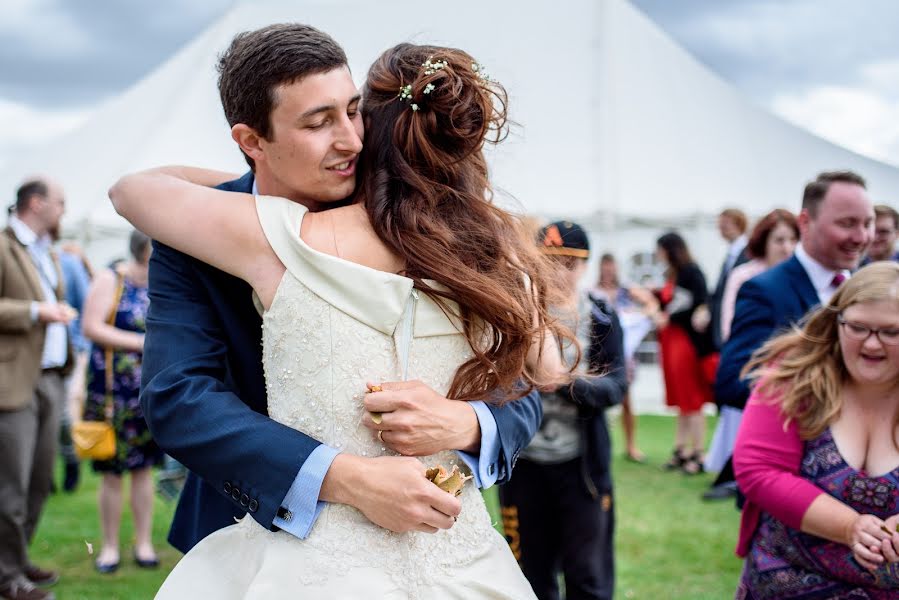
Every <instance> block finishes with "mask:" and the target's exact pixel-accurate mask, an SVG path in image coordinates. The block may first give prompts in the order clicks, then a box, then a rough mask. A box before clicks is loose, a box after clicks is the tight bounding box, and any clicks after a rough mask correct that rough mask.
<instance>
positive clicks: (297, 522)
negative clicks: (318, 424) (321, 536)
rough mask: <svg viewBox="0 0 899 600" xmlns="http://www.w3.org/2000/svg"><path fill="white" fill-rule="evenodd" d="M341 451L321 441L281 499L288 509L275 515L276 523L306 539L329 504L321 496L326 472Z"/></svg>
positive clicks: (274, 522) (273, 522)
mask: <svg viewBox="0 0 899 600" xmlns="http://www.w3.org/2000/svg"><path fill="white" fill-rule="evenodd" d="M338 454H339V452H338V451H337V450H335V449H334V448H331V447H330V446H325V445H324V444H320V445H319V446H318V447H317V448H316V449H315V450H313V451H312V453H311V454H309V457H308V458H307V459H306V462H304V463H303V466H302V467H301V468H300V472H299V473H297V476H296V479H294V480H293V484H292V485H291V486H290V489H289V490H287V495H286V496H284V501H283V502H282V503H281V506H282V507H283V508H284V509H285V510H286V511H287V512H286V513H281V514H282V515H283V516H278V517H275V518H274V520H273V521H272V524H273V525H276V526H277V527H280V528H281V529H283V530H284V531H286V532H288V533H290V534H292V535H295V536H296V537H298V538H300V539H305V537H306V536H307V535H309V532H310V531H312V525H313V524H315V520H316V519H317V518H318V515H319V513H321V511H322V509H323V508H324V507H325V504H327V503H326V502H322V501H320V500H319V499H318V496H319V493H321V489H322V482H323V481H324V480H325V474H327V472H328V469H330V468H331V463H332V462H334V457H336V456H337V455H338Z"/></svg>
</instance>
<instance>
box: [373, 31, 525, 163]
mask: <svg viewBox="0 0 899 600" xmlns="http://www.w3.org/2000/svg"><path fill="white" fill-rule="evenodd" d="M385 57H389V58H385ZM367 92H368V95H367V96H366V102H370V101H374V102H393V103H395V104H396V105H397V108H396V110H399V113H398V114H396V115H395V116H396V125H395V129H394V136H395V139H394V141H395V143H396V145H397V147H398V148H399V149H400V150H401V151H402V152H403V154H404V155H405V156H406V158H407V160H408V161H409V163H410V164H413V165H417V166H419V167H421V166H423V165H427V164H428V163H430V164H432V165H434V166H435V167H437V168H439V166H440V164H441V163H446V162H455V161H459V160H462V159H464V158H466V157H468V156H470V155H471V154H473V153H475V152H478V151H479V150H480V149H481V148H482V147H483V145H484V142H491V143H498V142H500V141H502V140H503V139H504V138H505V137H506V135H507V133H508V130H507V127H506V102H507V96H506V92H505V90H504V89H503V87H502V86H501V85H500V84H498V83H497V82H495V81H492V80H491V79H490V78H489V77H488V76H487V75H486V71H485V70H484V68H483V67H482V66H481V65H480V64H478V63H477V61H475V60H474V58H472V56H471V55H469V54H468V53H467V52H464V51H462V50H458V49H455V48H438V47H434V46H413V45H411V44H401V45H399V46H397V47H396V48H394V49H393V50H392V51H388V52H386V53H385V54H384V55H383V56H382V59H381V60H379V61H377V62H376V63H375V64H374V65H372V69H371V71H370V72H369V77H368V90H367Z"/></svg>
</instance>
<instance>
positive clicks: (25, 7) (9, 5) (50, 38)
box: [0, 0, 94, 58]
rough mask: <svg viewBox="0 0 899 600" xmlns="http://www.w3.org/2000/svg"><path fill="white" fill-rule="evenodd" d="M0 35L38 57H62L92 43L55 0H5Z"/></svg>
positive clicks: (0, 16) (79, 50)
mask: <svg viewBox="0 0 899 600" xmlns="http://www.w3.org/2000/svg"><path fill="white" fill-rule="evenodd" d="M0 35H2V36H3V37H5V38H7V43H9V42H12V43H13V44H18V45H19V46H20V47H21V48H24V49H27V53H28V55H29V56H34V57H39V58H65V57H68V56H70V55H72V54H77V53H80V52H83V51H84V50H85V49H87V48H91V47H93V45H94V42H93V41H92V40H91V39H90V37H89V36H88V35H87V34H86V33H85V31H84V30H83V28H82V27H81V26H79V25H78V23H77V22H75V21H74V20H73V19H72V18H71V16H70V15H69V14H68V13H66V12H65V11H62V10H60V9H59V7H58V6H57V2H56V1H55V0H4V2H3V6H2V8H0Z"/></svg>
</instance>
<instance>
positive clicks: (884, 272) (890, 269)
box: [742, 261, 899, 448]
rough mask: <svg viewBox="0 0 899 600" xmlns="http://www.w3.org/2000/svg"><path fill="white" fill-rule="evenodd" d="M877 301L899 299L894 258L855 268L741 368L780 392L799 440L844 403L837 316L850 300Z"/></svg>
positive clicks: (765, 388)
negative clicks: (831, 293) (823, 302)
mask: <svg viewBox="0 0 899 600" xmlns="http://www.w3.org/2000/svg"><path fill="white" fill-rule="evenodd" d="M881 300H894V301H899V264H896V263H895V262H892V261H881V262H874V263H871V264H870V265H868V266H866V267H864V268H863V269H861V270H859V271H858V273H856V274H855V275H853V276H852V277H851V278H849V279H848V280H847V281H846V282H845V283H843V285H841V286H840V289H839V290H837V293H836V294H834V296H833V298H831V299H830V302H828V303H827V304H826V305H824V306H822V307H821V308H819V309H817V310H816V311H814V312H813V313H811V315H810V316H809V318H808V320H807V321H806V322H805V323H804V324H803V325H802V326H801V327H793V328H792V329H791V330H790V331H788V332H786V333H784V334H782V335H779V336H777V337H775V338H772V339H771V340H769V341H768V342H767V343H766V344H765V345H764V346H762V347H761V348H760V349H759V350H757V351H756V352H755V354H753V356H752V359H751V360H750V361H749V363H747V365H746V367H745V368H744V369H743V373H742V376H743V377H746V376H747V375H748V376H749V377H750V378H751V379H754V380H756V384H755V385H756V388H757V391H759V392H760V393H761V394H762V395H764V396H774V395H779V396H780V397H781V403H780V405H781V412H782V413H783V415H784V417H786V422H787V423H789V422H790V421H792V420H794V419H795V420H796V423H797V425H798V426H799V433H800V436H801V437H802V438H803V439H806V440H808V439H812V438H814V437H816V436H818V435H820V434H821V433H822V432H823V431H824V430H825V429H826V428H827V427H828V426H829V425H830V424H831V423H833V422H834V421H835V420H836V419H837V417H839V415H840V409H841V408H842V406H843V401H842V388H843V384H844V382H845V381H846V380H847V378H848V377H849V372H848V371H847V370H846V365H845V363H844V362H843V353H842V350H841V349H840V335H839V328H840V327H839V321H838V317H839V316H840V314H841V313H842V312H843V311H844V310H846V309H847V308H849V307H850V306H852V305H853V304H860V303H865V302H878V301H881ZM894 425H895V424H894ZM893 443H894V444H896V443H897V442H896V440H895V439H894V440H893ZM897 448H899V445H897Z"/></svg>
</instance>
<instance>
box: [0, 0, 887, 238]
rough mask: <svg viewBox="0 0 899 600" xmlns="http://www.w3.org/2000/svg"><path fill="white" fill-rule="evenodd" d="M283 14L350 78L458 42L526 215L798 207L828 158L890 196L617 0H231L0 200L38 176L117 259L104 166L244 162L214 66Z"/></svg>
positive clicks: (501, 169)
mask: <svg viewBox="0 0 899 600" xmlns="http://www.w3.org/2000/svg"><path fill="white" fill-rule="evenodd" d="M282 21H300V22H305V23H310V24H313V25H315V26H317V27H319V28H320V29H323V30H324V31H327V32H329V33H330V34H332V35H333V36H334V37H335V39H337V40H338V41H339V42H340V43H341V44H343V45H344V47H345V49H346V51H347V54H348V56H349V57H350V65H351V68H352V70H353V73H354V77H355V78H356V80H357V82H358V83H361V81H362V80H363V78H364V76H365V73H366V70H367V66H368V65H369V64H370V63H371V62H372V60H373V59H374V58H375V57H376V56H377V55H378V54H379V53H380V52H381V51H382V50H384V49H385V48H387V47H388V46H390V45H391V44H393V43H397V42H400V41H413V42H421V43H436V44H445V45H453V46H458V47H461V48H464V49H466V50H468V51H469V52H470V53H471V54H472V55H474V56H475V57H476V58H477V59H478V61H479V62H481V63H482V64H485V65H486V66H487V67H488V70H489V72H490V74H491V76H492V77H493V78H495V79H497V80H499V81H501V82H502V83H503V84H504V85H505V86H506V87H507V89H508V90H509V92H510V96H511V116H512V118H513V119H514V120H515V121H516V122H517V123H518V126H517V127H516V128H515V129H514V130H513V135H512V137H511V138H510V139H509V140H507V142H505V143H504V144H503V145H502V146H500V147H499V148H498V149H497V150H496V151H494V152H492V153H491V166H492V170H493V179H494V182H495V184H496V186H497V187H498V188H500V189H502V190H504V191H506V192H508V194H510V195H511V196H513V197H514V198H515V199H516V200H517V202H518V203H519V204H520V206H521V207H523V209H524V210H526V211H529V212H534V213H538V214H543V215H549V216H561V215H564V216H571V217H576V218H580V219H583V220H587V221H588V222H590V223H592V224H593V227H594V229H595V230H597V231H599V230H603V231H620V230H621V228H622V227H625V226H626V225H627V224H628V223H633V222H634V221H635V220H636V221H644V222H650V223H655V224H657V225H658V224H659V223H662V222H666V221H667V222H669V223H686V222H689V221H690V219H695V217H696V216H697V215H706V216H707V215H711V214H714V213H715V212H717V211H718V210H720V208H722V207H723V206H739V207H742V208H744V209H745V210H747V212H749V213H751V214H759V213H762V212H764V211H766V210H768V209H770V208H773V207H775V206H785V207H791V208H797V207H798V203H799V198H800V194H801V189H802V186H803V185H804V182H805V181H807V180H808V179H809V178H811V177H813V176H814V174H815V173H817V172H819V171H821V170H826V169H836V168H851V169H853V170H856V171H858V172H860V173H862V174H863V175H864V176H865V177H866V178H867V179H868V180H869V184H870V185H869V189H870V191H871V194H872V196H873V197H874V198H875V199H879V200H881V201H883V200H884V199H886V200H893V199H895V198H899V169H897V168H895V167H893V166H890V165H886V164H883V163H880V162H877V161H874V160H871V159H868V158H865V157H863V156H860V155H857V154H854V153H852V152H849V151H847V150H845V149H843V148H840V147H838V146H835V145H833V144H831V143H829V142H826V141H824V140H821V139H820V138H817V137H815V136H813V135H811V134H809V133H807V132H805V131H803V130H801V129H798V128H796V127H794V126H791V125H789V124H787V123H785V122H784V121H782V120H780V119H778V118H776V117H774V116H772V115H771V114H769V113H767V112H765V111H764V110H762V109H760V108H758V107H757V106H755V105H753V104H752V103H750V102H748V101H747V100H746V99H744V98H742V97H741V96H740V94H738V93H737V92H736V91H735V90H734V89H733V88H732V87H731V86H729V85H728V84H726V83H724V82H723V81H722V80H720V79H719V78H718V77H717V76H715V75H714V74H712V73H711V72H710V71H708V70H707V69H706V68H704V67H703V66H702V65H700V64H699V63H698V62H697V61H696V60H695V59H693V58H692V57H691V56H690V55H688V54H687V53H686V52H685V51H684V50H683V49H682V48H680V47H679V46H678V45H677V44H675V43H674V42H673V41H672V40H671V39H669V38H668V37H667V36H666V35H665V34H664V33H663V32H662V31H661V30H660V29H659V28H658V27H656V26H655V25H654V24H653V23H652V22H651V21H650V20H649V19H648V18H646V17H645V16H644V15H643V14H642V13H640V12H639V11H637V10H636V9H635V8H633V7H632V6H631V5H630V4H628V3H627V2H626V0H572V1H571V2H564V3H559V2H554V3H550V2H516V1H514V0H490V1H489V2H481V1H477V0H457V1H456V2H454V3H452V4H451V5H448V6H445V7H444V6H443V5H440V4H428V3H420V2H409V1H401V0H382V1H381V2H358V1H356V0H305V1H302V2H294V1H290V0H280V1H275V2H263V3H260V2H252V3H249V2H245V3H237V4H236V5H235V6H234V7H233V8H232V9H231V10H230V11H229V12H227V14H225V15H224V16H223V17H222V18H221V19H219V20H218V21H217V22H215V23H214V24H213V25H211V26H210V27H209V28H208V29H207V30H206V31H204V32H203V33H202V34H200V35H199V36H198V37H197V38H196V39H194V40H193V41H192V42H191V43H189V44H188V45H187V46H186V47H184V48H183V49H182V50H180V51H179V52H178V53H177V54H175V55H174V56H172V57H171V58H170V59H169V60H167V61H166V62H165V63H163V64H162V65H160V66H159V67H158V68H157V69H156V70H155V71H153V72H151V73H150V74H149V75H147V76H146V77H145V78H144V79H143V80H141V81H139V82H138V83H137V84H135V85H134V86H133V87H131V88H130V89H128V90H127V91H126V92H124V93H123V94H121V95H120V96H118V97H115V98H114V99H112V100H110V101H109V102H107V103H106V104H105V105H104V106H102V107H101V108H99V109H98V110H97V112H96V113H95V114H94V115H93V116H92V117H91V118H90V119H89V120H88V122H86V123H85V124H84V125H83V126H82V127H80V128H78V129H77V130H76V131H74V132H72V133H70V134H67V135H65V136H63V137H62V138H61V139H57V140H53V141H52V142H50V143H48V144H46V145H45V146H43V147H40V148H38V149H36V150H35V151H33V152H31V153H28V154H25V155H22V156H18V157H16V159H15V160H13V161H11V162H9V163H7V165H6V167H5V169H3V171H2V172H0V189H3V190H6V192H5V193H7V194H8V197H11V196H12V190H14V189H15V187H16V185H17V184H18V182H19V181H20V180H21V178H22V176H23V175H26V174H30V173H35V172H40V173H46V174H49V175H52V176H54V177H55V178H57V179H59V180H60V181H61V183H62V184H63V185H64V187H65V189H66V195H67V200H68V209H67V215H66V219H65V226H66V229H67V231H68V232H69V233H70V234H71V233H74V232H77V234H78V235H79V237H80V238H81V239H82V241H84V242H85V243H87V244H88V246H89V251H91V253H92V255H94V256H109V255H110V254H111V253H119V252H120V251H121V249H122V247H123V246H122V243H121V239H122V233H123V232H124V231H126V230H127V229H126V228H127V224H125V223H124V221H123V220H121V219H120V218H119V217H118V216H117V215H116V214H115V213H114V211H113V210H112V208H111V206H110V204H109V202H108V200H107V198H106V190H107V188H108V187H109V185H110V184H111V183H112V182H113V181H115V180H116V178H117V177H118V176H119V175H121V174H123V173H126V172H129V171H134V170H137V169H141V168H145V167H150V166H155V165H160V164H171V163H186V164H193V165H201V166H209V167H216V168H221V169H232V170H235V171H240V172H242V171H244V170H245V169H246V166H245V163H244V162H243V160H242V157H241V155H240V153H239V152H238V150H237V148H236V146H235V145H234V143H233V142H232V141H231V139H230V136H229V131H228V126H227V124H226V122H225V119H224V116H223V114H222V111H221V108H220V103H219V100H218V95H217V90H216V86H215V78H216V73H215V69H214V65H215V61H216V58H217V55H218V54H219V53H220V52H221V51H222V50H223V49H224V48H226V47H227V45H228V43H229V41H230V39H231V37H232V36H233V35H234V34H235V33H236V32H239V31H244V30H248V29H253V28H256V27H259V26H262V25H266V24H269V23H274V22H282ZM173 217H175V215H173ZM644 235H645V233H644ZM710 239H713V238H710ZM112 240H115V248H111V247H110V246H109V245H110V244H111V243H112ZM605 241H606V242H608V241H610V240H609V238H607V239H606V240H605ZM104 245H105V246H107V248H106V249H105V250H101V248H102V247H103V246H104ZM626 245H627V244H625V246H626Z"/></svg>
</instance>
